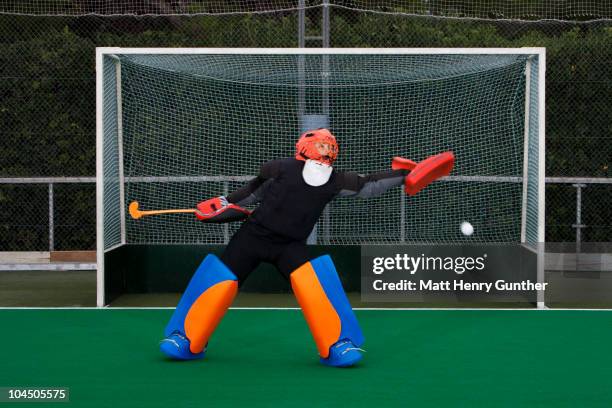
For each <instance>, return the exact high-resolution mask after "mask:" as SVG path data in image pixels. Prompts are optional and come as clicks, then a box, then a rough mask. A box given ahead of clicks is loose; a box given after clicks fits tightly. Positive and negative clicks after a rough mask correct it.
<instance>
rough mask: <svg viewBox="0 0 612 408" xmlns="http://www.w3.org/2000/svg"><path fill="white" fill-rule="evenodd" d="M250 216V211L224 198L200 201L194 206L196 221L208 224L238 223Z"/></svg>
mask: <svg viewBox="0 0 612 408" xmlns="http://www.w3.org/2000/svg"><path fill="white" fill-rule="evenodd" d="M249 215H251V211H249V210H247V209H246V208H242V207H240V206H239V205H236V204H232V203H230V202H228V201H227V198H225V197H224V196H220V197H215V198H211V199H209V200H206V201H202V202H201V203H199V204H198V205H197V206H196V211H195V216H196V217H197V218H198V220H200V221H203V222H210V223H223V222H232V221H240V220H243V219H245V218H247V217H248V216H249Z"/></svg>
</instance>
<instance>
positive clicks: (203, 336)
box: [160, 228, 260, 360]
mask: <svg viewBox="0 0 612 408" xmlns="http://www.w3.org/2000/svg"><path fill="white" fill-rule="evenodd" d="M259 260H260V254H259V251H258V246H257V245H255V244H254V239H253V237H251V236H250V234H248V233H247V231H245V229H244V228H241V229H240V230H239V231H238V232H236V234H234V236H233V237H232V239H231V240H230V242H229V244H228V246H227V248H226V249H225V251H224V252H223V255H222V256H221V259H219V258H217V257H216V256H215V255H212V254H210V255H208V256H207V257H206V258H205V259H204V261H203V262H202V264H201V265H200V266H199V267H198V269H197V270H196V272H195V274H194V275H193V278H191V281H190V282H189V285H188V286H187V289H186V290H185V293H184V294H183V296H182V297H181V300H180V301H179V304H178V306H177V307H176V310H175V311H174V314H173V315H172V318H171V319H170V322H169V323H168V325H167V326H166V330H165V332H164V334H165V336H166V338H165V339H164V340H162V342H161V345H160V348H161V350H162V352H164V353H165V354H166V355H168V356H170V357H172V358H175V359H179V360H192V359H197V358H202V357H203V356H204V352H205V348H206V345H207V344H208V340H209V339H210V336H211V335H212V333H213V332H214V330H215V328H216V327H217V325H218V324H219V322H220V321H221V319H222V318H223V315H224V314H225V312H226V311H227V309H228V308H229V306H230V305H231V303H232V301H233V300H234V297H235V296H236V293H237V291H238V285H239V283H240V282H243V281H244V279H246V278H247V276H248V275H249V273H250V272H251V271H252V270H253V269H255V268H256V267H257V265H258V264H259Z"/></svg>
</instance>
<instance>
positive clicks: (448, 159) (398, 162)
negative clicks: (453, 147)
mask: <svg viewBox="0 0 612 408" xmlns="http://www.w3.org/2000/svg"><path fill="white" fill-rule="evenodd" d="M454 165H455V155H454V154H453V152H444V153H439V154H436V155H434V156H430V157H428V158H426V159H425V160H423V161H422V162H419V163H416V162H413V161H412V160H409V159H404V158H403V157H394V158H393V160H392V161H391V168H392V169H393V170H410V173H409V174H408V175H407V176H406V178H405V179H404V191H406V194H409V195H416V194H417V193H418V192H419V191H421V190H422V189H424V188H425V187H427V186H428V185H429V184H431V183H432V182H434V181H435V180H437V179H439V178H441V177H445V176H448V175H449V174H450V172H451V171H452V170H453V166H454Z"/></svg>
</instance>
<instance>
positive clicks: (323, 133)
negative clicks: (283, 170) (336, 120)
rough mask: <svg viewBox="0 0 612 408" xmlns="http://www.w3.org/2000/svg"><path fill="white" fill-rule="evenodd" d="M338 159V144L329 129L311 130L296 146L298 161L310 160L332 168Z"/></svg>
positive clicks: (303, 135) (301, 137) (304, 134)
mask: <svg viewBox="0 0 612 408" xmlns="http://www.w3.org/2000/svg"><path fill="white" fill-rule="evenodd" d="M321 145H325V146H321ZM337 157H338V142H336V138H335V137H334V135H332V133H331V132H330V131H329V130H327V129H323V128H321V129H316V130H309V131H307V132H305V133H303V134H302V136H300V138H299V139H298V141H297V143H296V144H295V158H296V159H298V160H302V161H306V160H308V159H310V160H315V161H318V162H321V163H325V164H327V165H329V166H331V165H332V164H333V162H334V161H336V158H337Z"/></svg>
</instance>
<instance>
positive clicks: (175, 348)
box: [159, 331, 206, 360]
mask: <svg viewBox="0 0 612 408" xmlns="http://www.w3.org/2000/svg"><path fill="white" fill-rule="evenodd" d="M159 349H160V350H161V351H162V353H164V354H165V355H167V356H168V357H170V358H173V359H175V360H197V359H199V358H203V357H204V353H206V347H205V348H204V350H202V352H200V353H198V354H193V353H192V352H191V350H189V339H188V338H187V337H185V336H184V335H183V334H182V333H181V332H178V331H174V332H172V334H171V335H169V336H168V337H166V338H165V339H163V340H162V341H160V342H159Z"/></svg>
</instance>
